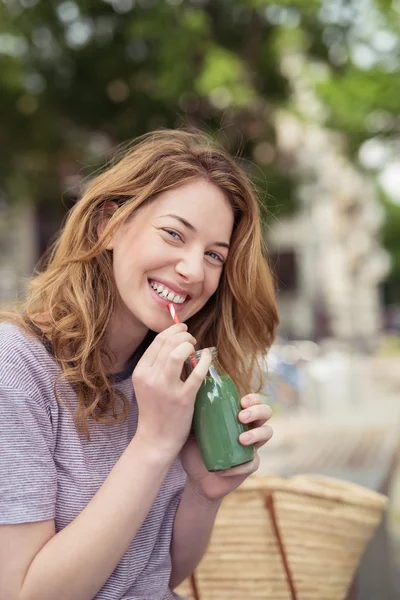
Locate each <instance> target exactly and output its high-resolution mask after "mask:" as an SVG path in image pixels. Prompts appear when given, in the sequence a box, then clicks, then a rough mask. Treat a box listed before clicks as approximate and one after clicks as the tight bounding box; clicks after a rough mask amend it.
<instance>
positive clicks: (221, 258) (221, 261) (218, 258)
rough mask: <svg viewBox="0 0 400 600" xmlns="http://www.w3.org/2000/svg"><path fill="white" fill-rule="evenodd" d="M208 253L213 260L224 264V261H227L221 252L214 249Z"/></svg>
mask: <svg viewBox="0 0 400 600" xmlns="http://www.w3.org/2000/svg"><path fill="white" fill-rule="evenodd" d="M207 255H208V256H209V257H210V258H212V259H213V260H216V261H218V262H220V263H221V264H224V262H225V260H224V258H223V257H222V256H221V255H220V254H217V253H216V252H213V251H212V250H211V251H210V252H207Z"/></svg>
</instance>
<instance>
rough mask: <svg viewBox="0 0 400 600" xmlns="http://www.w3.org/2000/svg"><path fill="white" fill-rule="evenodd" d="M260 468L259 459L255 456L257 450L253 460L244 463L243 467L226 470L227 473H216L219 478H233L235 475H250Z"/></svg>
mask: <svg viewBox="0 0 400 600" xmlns="http://www.w3.org/2000/svg"><path fill="white" fill-rule="evenodd" d="M259 466H260V457H259V456H258V454H257V450H256V451H255V454H254V458H253V460H252V461H250V462H248V463H245V464H244V465H239V466H238V467H233V468H232V469H228V470H227V471H221V473H218V475H220V476H221V477H234V476H235V475H236V476H238V475H251V474H252V473H254V472H255V471H257V469H258V467H259Z"/></svg>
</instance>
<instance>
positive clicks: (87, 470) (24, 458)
mask: <svg viewBox="0 0 400 600" xmlns="http://www.w3.org/2000/svg"><path fill="white" fill-rule="evenodd" d="M140 354H141V353H140V352H137V353H136V355H135V356H134V357H133V360H132V361H131V363H130V365H129V368H127V369H126V370H125V371H124V373H121V374H119V375H118V376H116V377H115V385H116V387H117V388H118V389H120V390H122V391H123V392H124V393H125V395H126V396H127V398H128V399H129V402H130V405H131V409H130V412H129V416H128V419H127V421H126V422H125V423H122V424H113V425H104V424H100V423H97V422H94V421H91V423H90V435H91V439H90V441H88V440H87V439H86V438H85V437H84V436H82V435H79V434H78V433H77V431H76V428H75V426H74V422H73V417H72V413H73V410H74V407H75V406H76V403H77V395H76V393H75V392H74V390H73V388H72V387H71V385H69V384H68V383H67V382H65V381H62V380H61V381H60V383H58V384H57V393H58V395H59V397H60V398H61V399H62V404H60V403H59V402H58V401H57V399H56V397H55V394H54V390H53V384H54V381H55V379H56V378H57V376H58V375H59V374H60V368H59V366H58V364H57V362H56V360H55V359H54V358H53V356H52V355H51V353H50V352H49V349H48V348H47V349H46V347H45V346H44V345H43V344H42V343H41V342H40V341H39V340H37V339H35V338H33V337H31V336H29V335H27V334H25V333H24V332H22V331H21V330H20V329H19V328H18V327H17V326H16V325H13V324H10V323H0V524H15V523H27V522H33V521H43V520H46V519H54V520H55V526H56V531H57V532H58V531H60V530H61V529H62V528H63V527H66V526H67V525H68V524H69V523H70V522H71V521H72V520H73V519H75V518H76V517H77V516H78V515H79V513H80V512H81V511H82V510H83V508H84V507H85V506H86V505H87V504H88V502H89V501H90V500H91V498H92V497H93V496H94V495H95V493H96V492H97V490H98V489H99V488H100V487H101V485H102V484H103V482H104V481H105V479H106V478H107V476H108V474H109V473H110V471H111V469H112V468H113V466H114V465H115V463H116V462H117V460H118V459H119V457H120V456H121V454H122V453H123V452H124V450H125V448H126V447H127V445H128V444H129V442H130V440H131V439H132V437H133V436H134V435H135V432H136V427H137V421H138V408H137V403H136V400H135V397H134V393H133V386H132V380H131V374H132V370H133V368H134V365H135V364H136V363H137V361H138V360H139V358H140ZM184 484H185V473H184V471H183V468H182V465H181V464H180V461H179V459H176V460H175V462H174V463H173V465H172V467H171V469H170V471H169V473H168V475H167V477H166V479H165V480H164V483H163V485H162V487H161V489H160V491H159V493H158V495H157V498H156V500H155V502H154V504H153V506H152V508H151V510H150V512H149V513H148V515H147V517H146V519H145V521H144V523H143V525H142V526H141V528H140V529H139V531H138V533H137V534H136V536H135V538H134V539H133V540H132V542H131V544H130V546H129V548H128V550H127V552H126V553H125V554H124V556H123V558H122V559H121V561H120V563H119V564H118V566H117V567H116V569H115V570H114V571H113V573H112V575H111V576H110V577H109V579H108V580H107V581H106V583H105V584H104V585H103V587H102V588H101V590H100V591H99V592H98V594H97V595H96V596H95V600H172V599H176V598H180V596H178V595H177V594H175V593H173V592H171V590H170V589H169V587H168V582H169V578H170V572H171V558H170V543H171V535H172V527H173V521H174V517H175V513H176V509H177V506H178V504H179V501H180V498H181V495H182V491H183V487H184Z"/></svg>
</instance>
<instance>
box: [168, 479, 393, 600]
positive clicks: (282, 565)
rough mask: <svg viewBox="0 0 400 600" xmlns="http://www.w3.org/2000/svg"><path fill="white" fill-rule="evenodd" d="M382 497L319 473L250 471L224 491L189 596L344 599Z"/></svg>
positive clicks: (210, 599)
mask: <svg viewBox="0 0 400 600" xmlns="http://www.w3.org/2000/svg"><path fill="white" fill-rule="evenodd" d="M386 503H387V498H386V496H382V495H381V494H377V493H376V492H373V491H371V490H369V489H366V488H363V487H360V486H358V485H355V484H352V483H349V482H345V481H341V480H337V479H332V478H328V477H323V476H319V475H298V476H295V477H291V478H287V479H286V478H281V477H275V476H252V477H250V478H249V479H248V480H247V481H246V482H245V483H244V484H243V485H242V486H240V488H238V489H237V490H236V491H235V492H233V493H232V494H230V495H229V496H227V498H226V499H225V500H224V502H223V503H222V506H221V509H220V511H219V513H218V516H217V520H216V523H215V527H214V530H213V534H212V538H211V542H210V545H209V548H208V550H207V553H206V555H205V556H204V558H203V560H202V562H201V563H200V565H199V566H198V568H197V569H196V572H195V573H194V575H193V576H192V577H191V578H189V579H187V580H186V581H184V582H183V584H182V585H181V586H179V588H178V589H177V590H176V591H177V592H178V593H179V594H182V595H183V596H185V597H186V598H188V599H190V600H239V599H240V600H252V599H256V598H257V599H259V600H343V599H344V598H345V597H346V594H347V591H348V588H349V587H350V585H351V582H352V579H353V577H354V574H355V571H356V568H357V566H358V563H359V561H360V558H361V556H362V554H363V552H364V550H365V548H366V545H367V543H368V541H369V540H370V538H371V536H372V534H373V533H374V531H375V529H376V527H377V526H378V524H379V522H380V520H381V518H382V514H383V511H384V509H385V506H386Z"/></svg>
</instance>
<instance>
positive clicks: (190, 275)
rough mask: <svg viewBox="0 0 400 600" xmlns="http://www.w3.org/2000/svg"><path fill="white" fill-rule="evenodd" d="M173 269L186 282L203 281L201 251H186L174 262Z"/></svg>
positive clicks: (202, 257)
mask: <svg viewBox="0 0 400 600" xmlns="http://www.w3.org/2000/svg"><path fill="white" fill-rule="evenodd" d="M175 271H176V272H177V273H178V274H179V275H181V277H183V278H184V279H185V281H187V282H188V283H202V282H203V281H204V256H203V252H193V251H192V252H188V253H186V254H185V255H184V256H182V257H181V258H180V260H179V261H178V262H177V263H176V266H175Z"/></svg>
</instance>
